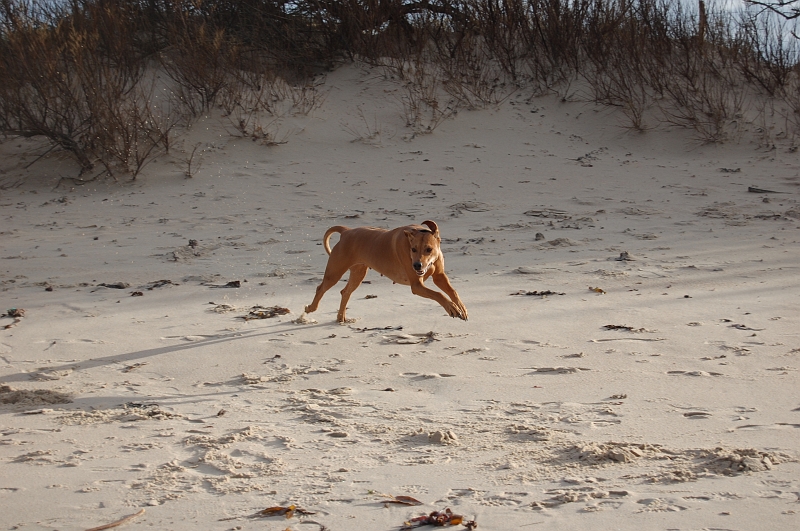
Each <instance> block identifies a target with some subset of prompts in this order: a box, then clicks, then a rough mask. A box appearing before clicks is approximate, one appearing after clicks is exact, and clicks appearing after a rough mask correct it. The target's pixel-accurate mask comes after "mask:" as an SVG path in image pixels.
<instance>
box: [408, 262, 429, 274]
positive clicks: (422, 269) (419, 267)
mask: <svg viewBox="0 0 800 531" xmlns="http://www.w3.org/2000/svg"><path fill="white" fill-rule="evenodd" d="M411 265H412V266H413V267H414V271H415V272H416V273H417V276H420V277H421V276H422V275H424V274H425V272H426V271H427V270H428V268H427V267H422V262H414V263H413V264H411Z"/></svg>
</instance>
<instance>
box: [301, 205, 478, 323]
mask: <svg viewBox="0 0 800 531" xmlns="http://www.w3.org/2000/svg"><path fill="white" fill-rule="evenodd" d="M422 225H425V226H424V227H423V226H422ZM422 225H407V226H405V227H398V228H396V229H392V230H386V229H378V228H375V227H357V228H355V229H350V228H347V227H343V226H341V225H337V226H336V227H331V228H330V229H328V230H327V231H326V232H325V237H324V238H323V240H322V242H323V244H324V245H325V251H326V252H327V253H328V255H330V258H328V265H327V266H326V267H325V276H324V277H323V279H322V283H321V284H320V285H319V286H317V293H316V295H314V300H313V301H311V304H309V305H308V306H306V309H305V311H306V313H311V312H315V311H317V306H319V301H320V300H321V299H322V296H323V295H325V292H326V291H328V290H329V289H331V288H332V287H333V286H335V285H336V283H337V282H338V281H339V279H340V278H342V275H344V273H345V271H347V270H348V269H349V270H350V279H349V280H348V281H347V285H346V286H345V287H344V289H343V290H342V303H341V305H340V306H339V313H338V314H337V315H336V320H337V321H339V322H340V323H344V322H346V321H347V318H346V317H345V310H346V308H347V301H348V300H350V295H351V294H352V293H353V292H354V291H355V290H356V288H358V286H359V285H361V281H363V280H364V277H366V276H367V271H369V269H370V268H372V269H374V270H375V271H377V272H378V273H380V274H381V275H383V276H385V277H389V278H390V279H391V280H393V281H394V282H396V283H397V284H403V285H405V286H411V293H413V294H414V295H419V296H420V297H425V298H428V299H433V300H435V301H436V302H438V303H439V304H441V305H442V308H444V309H445V311H446V312H447V313H448V315H450V317H458V318H460V319H464V320H465V321H466V320H467V309H466V308H465V307H464V303H463V302H461V299H460V298H459V297H458V293H456V290H454V289H453V286H451V285H450V279H449V278H447V275H446V274H445V272H444V256H442V251H441V250H440V248H439V245H440V243H441V238H440V237H439V227H437V226H436V223H434V222H433V221H430V220H428V221H423V222H422ZM334 232H338V233H339V234H340V237H339V243H337V244H336V245H335V246H334V248H333V250H331V247H330V244H329V243H328V242H329V240H330V238H331V235H332V234H333V233H334ZM428 277H433V283H434V284H436V285H437V286H439V288H441V289H442V290H443V291H444V292H445V293H447V295H449V296H450V298H449V299H448V298H447V297H445V296H444V294H442V293H440V292H438V291H434V290H432V289H430V288H428V287H426V286H425V284H424V282H425V280H427V279H428Z"/></svg>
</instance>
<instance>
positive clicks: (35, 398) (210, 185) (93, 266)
mask: <svg viewBox="0 0 800 531" xmlns="http://www.w3.org/2000/svg"><path fill="white" fill-rule="evenodd" d="M325 90H326V91H327V92H326V100H325V102H324V104H323V105H322V106H320V107H319V108H318V109H316V110H315V111H314V112H313V113H311V114H310V115H308V116H296V117H290V116H287V117H284V118H283V119H282V120H281V121H280V122H279V124H278V127H279V128H280V131H281V132H282V133H283V134H284V135H285V138H286V144H284V145H280V146H273V147H268V146H263V145H260V144H259V143H257V142H252V141H251V140H249V139H241V138H235V137H232V136H231V135H230V133H229V132H228V131H227V130H226V129H225V128H224V127H222V126H221V125H220V123H221V122H220V120H218V119H217V118H208V119H207V120H203V121H201V122H200V123H198V124H196V125H195V126H194V128H193V129H192V130H191V131H190V132H188V133H187V135H186V137H185V138H184V139H183V142H184V148H183V149H184V150H185V151H187V152H188V151H191V148H192V146H194V145H200V146H201V149H202V158H201V159H198V160H200V162H201V166H200V168H199V170H198V171H197V172H196V173H195V175H194V177H193V178H190V179H187V178H185V177H184V175H183V174H184V170H185V167H184V166H185V163H183V162H180V160H178V159H179V158H180V157H163V158H161V159H159V160H157V161H155V162H153V163H152V164H150V165H149V166H148V167H147V168H146V170H145V171H144V172H143V174H142V175H140V178H139V179H138V180H137V181H135V182H133V183H90V184H86V185H83V186H71V185H70V181H67V180H63V181H61V182H60V184H59V185H58V186H57V187H56V184H57V183H59V179H60V178H61V177H65V176H69V175H74V174H75V172H74V169H73V168H72V167H71V166H70V165H69V162H68V161H66V160H64V159H61V158H59V156H58V155H57V154H51V155H50V156H48V157H46V158H44V159H42V160H39V161H36V162H35V163H34V164H32V165H30V166H29V167H27V168H26V166H28V164H30V163H31V162H33V159H34V158H35V156H36V155H29V156H28V157H27V158H25V159H23V160H20V159H18V158H10V157H7V156H5V155H8V154H11V153H18V152H20V151H24V150H26V149H31V146H32V144H29V142H30V141H28V140H6V141H5V142H4V143H3V144H2V145H0V149H2V150H3V154H4V157H3V159H2V160H4V162H3V163H2V170H1V171H2V173H0V178H2V179H3V182H4V184H5V185H6V188H5V189H3V190H2V191H0V208H2V210H0V219H2V225H1V226H0V289H2V291H0V300H2V311H3V312H4V313H5V314H6V316H4V317H3V318H2V319H0V327H3V328H2V329H1V330H0V419H2V420H1V421H0V430H1V431H0V470H2V473H1V474H0V477H2V482H1V484H0V505H2V507H3V510H2V511H0V527H1V528H2V529H24V530H34V529H59V530H79V529H88V528H92V527H95V526H100V525H102V524H106V523H110V522H114V521H117V520H119V519H120V518H123V517H125V516H128V515H134V514H138V516H136V517H135V518H133V519H131V520H130V521H128V522H126V523H125V524H124V529H145V528H152V529H172V530H195V529H215V530H229V529H237V530H239V529H242V530H248V529H260V530H264V529H266V530H284V529H287V528H288V529H292V530H301V529H302V530H305V529H310V530H314V529H330V530H344V529H352V528H354V527H357V528H360V529H365V530H366V529H369V530H383V529H386V530H389V529H398V528H399V527H400V526H401V525H402V524H403V522H404V521H407V520H409V519H410V518H413V517H415V516H418V515H421V514H425V513H429V512H431V511H434V510H443V509H445V508H446V507H449V508H451V509H452V510H453V512H455V513H458V514H462V515H464V516H465V518H467V519H470V520H473V519H474V520H476V521H477V523H478V524H479V528H480V529H487V530H488V529H495V530H503V529H527V527H526V526H531V528H535V529H555V528H558V529H589V528H592V529H611V528H614V529H626V530H627V529H629V530H638V529H667V528H669V529H712V528H713V529H736V530H744V529H764V528H767V527H768V528H769V529H786V530H789V529H797V528H798V527H800V516H798V512H800V504H798V496H800V494H799V493H800V464H798V461H797V457H798V446H800V385H799V384H800V382H799V381H798V372H797V369H798V367H799V366H800V360H799V359H798V357H799V356H800V332H798V331H800V312H798V305H797V301H798V293H800V289H799V288H800V242H799V241H798V240H800V203H799V202H798V199H800V161H799V160H798V157H797V154H796V153H793V152H790V151H788V150H787V149H786V148H785V147H780V146H779V147H777V148H776V149H772V150H763V149H759V148H758V147H757V146H756V145H755V144H751V143H749V142H748V141H746V140H742V141H740V142H739V143H729V144H726V145H722V146H714V145H699V144H698V143H697V142H696V141H693V140H692V138H691V134H690V133H689V132H686V131H682V130H673V131H650V132H647V133H645V134H639V133H629V132H627V131H626V130H625V129H623V128H622V127H620V126H619V122H620V121H619V118H618V117H617V116H616V115H615V114H614V113H613V112H612V111H608V110H601V109H598V108H596V107H594V106H591V105H586V104H582V103H574V102H573V103H563V102H561V101H559V100H558V99H556V98H539V99H533V100H529V99H527V98H525V97H524V96H522V95H512V96H511V97H510V98H509V99H508V100H507V101H506V102H505V103H504V104H503V105H502V106H501V107H499V108H490V109H485V110H480V111H460V112H459V113H458V114H457V116H455V117H454V118H452V119H449V120H447V121H445V122H443V123H442V124H441V125H440V126H439V127H438V128H437V129H436V130H435V131H434V133H433V134H429V135H413V134H412V133H410V131H408V130H407V128H406V127H405V126H404V123H403V119H402V113H401V112H400V111H399V110H398V106H399V104H398V103H397V100H396V98H395V97H394V94H395V93H396V92H397V91H398V90H399V89H398V87H397V85H396V84H393V82H392V81H391V80H387V79H385V78H383V77H381V76H380V75H378V73H377V71H374V70H370V69H366V68H361V67H357V66H350V67H345V68H342V69H340V70H338V71H336V72H334V73H332V74H330V75H329V76H328V78H327V80H326V82H325ZM23 177H24V178H25V182H24V183H22V184H19V185H17V186H9V183H15V182H18V181H19V180H20V179H21V178H23ZM424 219H433V220H436V221H437V223H438V224H439V228H440V230H441V234H442V238H443V240H442V249H443V251H444V254H445V257H446V266H447V270H448V274H449V276H450V278H451V281H452V283H453V285H454V287H455V288H456V289H457V290H458V292H459V294H460V295H461V297H462V299H463V300H464V302H465V304H466V306H467V308H468V310H469V316H470V319H469V321H467V322H463V321H460V320H456V319H451V318H449V317H447V316H446V314H445V313H444V311H443V310H442V308H441V307H439V306H438V305H437V304H436V303H434V302H433V301H429V300H425V299H422V298H420V297H416V296H414V295H412V294H411V293H410V291H409V289H408V288H407V287H403V286H399V285H392V283H391V282H390V281H388V280H387V279H385V278H381V277H380V276H379V275H377V274H375V273H374V272H371V273H370V274H369V275H368V276H367V280H366V282H365V283H364V284H363V285H362V286H361V287H360V288H359V289H358V291H356V292H355V294H354V295H353V297H352V299H351V301H350V304H349V310H348V315H349V316H350V317H357V318H358V320H357V321H356V322H355V323H353V324H350V325H345V326H340V325H338V324H336V323H335V317H336V309H337V307H338V303H339V295H338V293H337V291H338V289H334V290H331V291H330V292H329V293H328V294H327V295H326V297H325V298H324V299H323V301H322V304H321V306H320V309H319V311H318V312H316V313H314V314H311V315H309V316H306V317H303V316H302V315H301V314H302V309H303V307H304V305H306V304H308V303H309V302H310V301H311V299H312V297H313V293H314V289H315V287H316V285H317V284H318V283H319V281H320V279H321V276H322V272H323V270H324V267H325V263H326V258H327V257H326V255H325V251H324V249H323V248H322V245H321V239H322V235H323V233H324V232H325V230H326V229H327V228H328V227H329V226H332V225H337V224H344V225H348V226H359V225H372V226H380V227H396V226H400V225H405V224H409V223H419V222H421V221H422V220H424ZM333 241H334V242H335V241H336V237H334V240H333ZM342 286H344V284H342ZM275 307H277V310H275V309H274V308H275ZM281 308H286V309H288V310H289V311H290V313H282V312H281V311H280V309H281ZM10 309H17V310H19V309H22V310H24V312H23V314H20V312H16V315H17V317H12V316H11V315H8V312H7V310H10ZM251 312H252V313H251ZM271 313H274V314H276V315H274V316H272V317H269V318H264V319H261V318H259V317H267V316H269V315H270V314H271ZM248 316H249V317H250V318H248V319H245V318H243V317H248ZM392 496H410V497H413V498H414V499H416V500H419V501H420V502H422V503H423V505H420V506H413V507H412V506H407V505H401V504H396V503H391V502H392V501H393V499H392V498H391V497H392ZM291 504H295V505H297V506H298V507H301V508H302V509H304V510H305V511H308V512H309V513H314V514H302V513H300V512H297V513H295V514H294V515H293V516H292V518H289V519H287V518H285V517H284V516H280V515H277V516H265V515H260V514H258V513H259V512H260V511H262V510H264V509H266V508H269V507H274V506H284V507H286V506H289V505H291ZM141 509H145V512H144V513H142V514H139V512H140V510H141ZM313 522H317V524H314V523H313ZM458 528H462V529H463V527H462V526H458Z"/></svg>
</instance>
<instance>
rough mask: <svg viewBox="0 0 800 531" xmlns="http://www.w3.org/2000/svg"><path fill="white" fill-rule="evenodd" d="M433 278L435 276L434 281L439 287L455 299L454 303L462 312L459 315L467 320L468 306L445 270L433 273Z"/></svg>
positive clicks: (451, 298)
mask: <svg viewBox="0 0 800 531" xmlns="http://www.w3.org/2000/svg"><path fill="white" fill-rule="evenodd" d="M431 278H433V283H434V284H436V285H437V286H439V289H441V290H442V291H444V292H445V293H447V296H448V297H450V300H452V301H453V304H455V305H456V306H457V307H458V309H459V312H460V313H461V315H460V316H459V317H461V318H462V319H464V320H465V321H466V320H467V317H468V316H467V307H466V306H464V303H463V302H462V301H461V297H459V296H458V292H457V291H456V290H455V288H454V287H453V286H452V284H450V279H449V278H448V277H447V275H446V274H445V272H444V271H441V272H439V271H437V272H436V273H434V274H433V275H431Z"/></svg>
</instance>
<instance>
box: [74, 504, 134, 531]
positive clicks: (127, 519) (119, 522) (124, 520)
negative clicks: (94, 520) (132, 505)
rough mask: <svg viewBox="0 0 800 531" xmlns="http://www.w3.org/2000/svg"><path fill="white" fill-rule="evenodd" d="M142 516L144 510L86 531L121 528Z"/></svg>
mask: <svg viewBox="0 0 800 531" xmlns="http://www.w3.org/2000/svg"><path fill="white" fill-rule="evenodd" d="M143 514H144V509H141V510H140V511H139V512H138V513H134V514H129V515H128V516H126V517H125V518H121V519H119V520H117V521H116V522H111V523H110V524H105V525H101V526H98V527H93V528H91V529H87V530H86V531H103V529H111V528H112V527H118V526H121V525H122V524H127V523H128V522H130V521H131V520H133V519H134V518H136V517H137V516H141V515H143Z"/></svg>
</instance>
